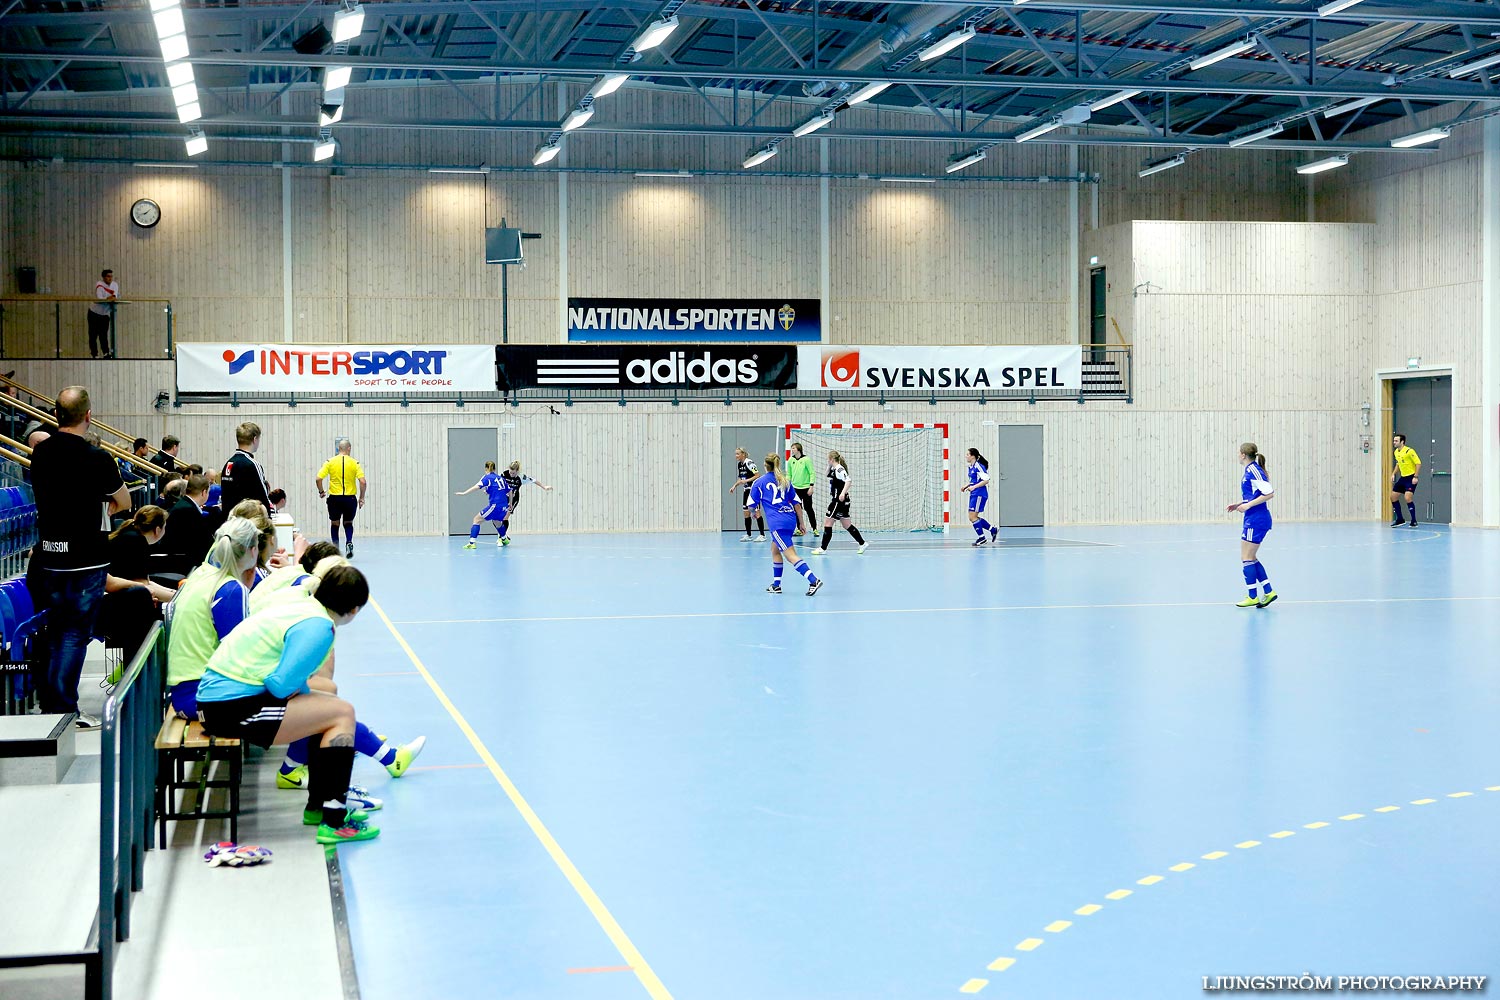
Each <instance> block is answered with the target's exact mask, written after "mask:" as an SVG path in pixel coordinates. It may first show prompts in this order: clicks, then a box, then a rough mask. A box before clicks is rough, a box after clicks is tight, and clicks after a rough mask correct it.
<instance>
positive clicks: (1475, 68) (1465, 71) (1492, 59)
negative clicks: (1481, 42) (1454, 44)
mask: <svg viewBox="0 0 1500 1000" xmlns="http://www.w3.org/2000/svg"><path fill="white" fill-rule="evenodd" d="M1496 64H1500V52H1497V53H1495V54H1494V55H1492V56H1485V57H1484V58H1483V59H1476V60H1474V61H1473V62H1471V63H1465V64H1464V65H1462V66H1455V67H1454V68H1453V69H1450V70H1449V71H1448V75H1449V76H1451V77H1453V78H1454V79H1457V78H1458V77H1461V76H1468V75H1469V74H1470V73H1477V72H1479V71H1480V70H1482V69H1489V68H1490V67H1491V66H1494V65H1496Z"/></svg>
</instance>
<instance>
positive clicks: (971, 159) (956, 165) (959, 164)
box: [943, 150, 986, 174]
mask: <svg viewBox="0 0 1500 1000" xmlns="http://www.w3.org/2000/svg"><path fill="white" fill-rule="evenodd" d="M985 155H986V154H985V152H984V151H983V150H976V151H975V152H972V153H970V154H969V155H968V156H959V157H955V158H954V159H952V160H949V161H948V165H947V166H946V167H944V168H943V173H945V174H952V173H957V172H958V171H960V170H962V169H963V168H964V167H972V166H973V165H974V164H976V163H978V162H979V161H980V160H982V159H984V157H985Z"/></svg>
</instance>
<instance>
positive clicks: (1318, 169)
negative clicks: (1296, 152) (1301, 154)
mask: <svg viewBox="0 0 1500 1000" xmlns="http://www.w3.org/2000/svg"><path fill="white" fill-rule="evenodd" d="M1348 162H1349V157H1347V156H1342V155H1341V156H1330V157H1328V159H1326V160H1314V161H1313V162H1311V163H1304V164H1302V166H1300V167H1298V168H1297V173H1299V174H1321V173H1322V172H1323V171H1325V170H1332V169H1334V168H1335V167H1342V166H1343V165H1344V164H1346V163H1348Z"/></svg>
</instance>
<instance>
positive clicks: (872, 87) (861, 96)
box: [844, 82, 891, 107]
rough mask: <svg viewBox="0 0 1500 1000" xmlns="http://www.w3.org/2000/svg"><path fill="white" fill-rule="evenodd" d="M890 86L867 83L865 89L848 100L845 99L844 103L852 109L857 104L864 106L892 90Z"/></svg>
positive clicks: (859, 90) (880, 83)
mask: <svg viewBox="0 0 1500 1000" xmlns="http://www.w3.org/2000/svg"><path fill="white" fill-rule="evenodd" d="M890 86H891V85H890V84H889V83H883V82H876V83H867V84H865V85H864V86H863V87H860V88H859V89H858V90H856V91H855V92H854V93H852V94H850V95H849V96H848V98H846V99H845V101H844V103H845V104H848V105H849V106H850V107H853V106H854V105H856V104H863V103H865V102H866V101H868V100H869V99H870V98H872V97H875V96H876V95H878V94H881V93H884V92H885V91H886V90H888V89H890Z"/></svg>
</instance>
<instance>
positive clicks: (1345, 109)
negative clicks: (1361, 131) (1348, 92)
mask: <svg viewBox="0 0 1500 1000" xmlns="http://www.w3.org/2000/svg"><path fill="white" fill-rule="evenodd" d="M1383 100H1385V98H1384V97H1356V98H1355V99H1354V100H1352V101H1345V102H1344V103H1343V104H1335V105H1334V106H1333V107H1331V108H1329V109H1328V110H1327V111H1324V112H1323V117H1324V118H1337V117H1338V116H1339V115H1347V114H1348V113H1349V112H1351V111H1358V110H1359V109H1360V108H1368V107H1369V106H1370V105H1372V104H1379V103H1380V102H1381V101H1383Z"/></svg>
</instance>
